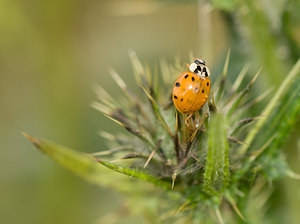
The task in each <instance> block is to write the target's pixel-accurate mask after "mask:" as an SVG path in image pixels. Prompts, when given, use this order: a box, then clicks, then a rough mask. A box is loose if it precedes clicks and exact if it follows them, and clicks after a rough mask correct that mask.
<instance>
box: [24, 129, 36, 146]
mask: <svg viewBox="0 0 300 224" xmlns="http://www.w3.org/2000/svg"><path fill="white" fill-rule="evenodd" d="M22 135H23V136H24V137H25V138H27V139H28V140H29V141H31V142H32V143H33V144H34V146H35V147H37V148H39V141H38V140H37V139H36V138H34V137H32V136H30V135H28V134H27V133H26V132H22Z"/></svg>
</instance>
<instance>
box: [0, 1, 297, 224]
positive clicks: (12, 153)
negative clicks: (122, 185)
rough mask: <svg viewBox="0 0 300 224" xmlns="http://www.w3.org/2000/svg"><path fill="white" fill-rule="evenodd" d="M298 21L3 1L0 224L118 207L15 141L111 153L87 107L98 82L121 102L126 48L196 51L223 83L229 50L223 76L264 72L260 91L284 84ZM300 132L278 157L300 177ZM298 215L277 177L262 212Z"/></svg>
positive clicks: (99, 120) (85, 215)
mask: <svg viewBox="0 0 300 224" xmlns="http://www.w3.org/2000/svg"><path fill="white" fill-rule="evenodd" d="M299 12H300V3H299V1H296V0H295V1H288V0H275V1H271V0H253V1H245V2H244V1H243V2H238V1H228V0H226V1H221V0H215V1H212V2H210V1H192V0H190V1H154V0H112V1H95V0H91V1H83V0H77V1H76V0H75V1H74V0H73V1H71V0H61V1H58V0H54V1H45V0H44V1H33V0H27V1H21V0H17V1H11V0H0V103H1V104H0V139H1V141H0V144H1V145H0V148H1V155H0V178H1V179H0V222H1V223H31V224H33V223H44V224H47V223H64V224H67V223H72V224H76V223H94V222H96V220H97V219H98V218H100V217H102V216H104V215H105V214H107V213H109V212H110V211H113V210H115V209H117V208H118V206H119V205H120V204H121V203H122V201H124V200H125V199H124V196H121V195H120V194H118V193H116V192H113V191H111V190H110V189H100V188H98V187H96V186H91V185H89V184H88V183H86V182H84V181H83V180H81V179H80V178H79V177H77V176H74V175H73V174H72V173H71V172H69V171H66V170H65V169H64V168H61V167H60V166H59V165H57V164H55V163H54V162H53V161H51V160H50V159H48V158H46V157H45V156H43V155H42V154H40V153H38V152H37V151H36V150H34V149H33V147H32V146H31V145H30V143H29V142H28V141H27V140H26V139H25V138H24V137H23V136H22V135H21V132H22V131H26V132H28V133H29V134H32V135H34V136H38V137H45V138H47V139H51V140H53V141H55V142H58V143H60V144H63V145H66V146H69V147H72V148H75V149H77V150H79V151H85V152H94V151H99V150H104V149H106V145H105V143H104V142H103V140H102V139H101V138H100V137H99V136H98V134H97V132H98V131H99V130H106V131H112V132H114V131H116V130H120V128H119V127H117V126H116V125H115V124H112V122H111V121H109V120H108V119H106V118H105V117H104V116H102V115H101V114H100V113H99V112H97V111H95V110H93V109H92V108H91V107H90V106H89V103H90V102H91V101H92V100H93V99H94V98H95V96H94V93H93V86H94V85H95V84H96V83H99V84H101V85H102V86H104V87H105V88H106V89H108V90H109V91H110V93H112V95H113V96H114V97H118V94H121V92H120V90H119V89H118V88H117V86H116V85H115V84H114V82H113V80H112V79H111V77H109V75H108V73H107V68H108V67H113V68H114V69H116V70H117V71H118V72H119V73H120V74H121V76H122V77H123V78H124V79H125V80H127V82H128V84H129V86H131V87H132V88H134V80H133V76H132V70H131V63H130V60H129V57H128V49H131V48H132V49H134V50H135V51H136V52H137V54H138V56H139V57H140V58H141V59H142V60H144V59H145V60H147V61H148V62H150V63H151V64H155V63H157V62H158V61H159V60H160V59H162V58H165V59H166V60H167V61H168V62H171V63H173V60H174V57H175V56H178V57H180V58H181V59H182V61H184V62H188V61H187V58H188V56H189V55H190V54H191V52H193V56H194V57H202V58H203V59H205V60H206V62H207V64H208V66H209V67H211V69H212V71H213V74H219V73H218V71H220V70H221V67H222V66H223V62H224V58H225V54H226V51H227V49H228V48H231V50H232V57H231V62H230V67H229V73H230V77H229V78H231V79H233V78H234V77H235V76H236V75H237V72H238V71H239V70H240V69H241V68H242V66H243V65H244V64H245V63H247V62H249V63H250V64H251V66H252V67H251V68H253V69H257V68H258V67H259V66H261V65H262V66H263V68H264V70H263V75H262V77H261V78H260V82H259V83H258V84H257V86H258V87H259V88H261V89H265V88H268V87H271V86H278V85H280V82H281V81H282V80H283V79H284V76H285V74H287V72H288V70H289V69H290V68H291V66H292V64H293V63H295V61H296V60H297V59H298V57H299V56H300V51H299V49H300V14H299ZM258 91H261V90H258ZM298 124H299V125H300V122H298ZM299 125H298V126H299ZM299 133H300V128H299V127H297V128H295V130H294V131H293V133H292V135H291V137H290V139H289V141H288V142H287V144H286V145H285V147H284V149H283V150H284V151H285V154H286V156H287V159H288V161H289V163H290V165H291V167H292V169H293V170H294V171H295V172H298V173H300V163H299V161H300V150H299V147H300V140H299ZM299 209H300V182H299V181H295V180H290V179H288V178H286V179H283V180H281V181H280V182H279V184H278V185H276V186H275V187H274V195H273V196H272V198H271V202H270V207H269V208H268V214H269V215H270V216H274V217H276V218H277V221H278V223H283V222H287V223H300V213H299Z"/></svg>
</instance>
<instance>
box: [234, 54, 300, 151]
mask: <svg viewBox="0 0 300 224" xmlns="http://www.w3.org/2000/svg"><path fill="white" fill-rule="evenodd" d="M299 72H300V60H298V62H297V63H296V64H295V65H294V67H293V68H292V70H291V71H290V73H289V74H288V75H287V77H286V78H285V79H284V81H283V83H282V84H281V85H280V88H279V89H278V91H277V92H276V94H275V95H274V96H273V98H272V99H271V100H270V102H269V104H268V105H267V106H266V108H265V109H264V110H263V112H262V114H261V116H262V118H261V119H260V120H258V121H257V122H256V124H255V125H254V126H253V128H252V129H251V131H250V132H249V133H248V135H247V137H246V139H245V141H244V142H245V143H246V144H245V145H243V146H241V148H240V149H239V150H238V152H239V154H240V155H243V154H244V153H245V152H246V151H247V150H248V148H249V146H251V144H252V143H253V142H254V139H255V137H256V136H257V134H258V133H259V131H260V130H268V129H269V123H268V122H272V121H271V120H270V119H269V118H270V115H271V114H272V112H274V110H275V109H276V106H278V107H279V108H289V107H290V106H292V105H293V104H294V103H292V104H289V105H288V104H287V103H291V102H290V100H288V101H282V100H281V99H282V98H283V97H285V96H286V95H290V94H292V93H291V92H296V93H298V92H299V90H297V89H294V90H292V91H289V92H288V90H290V89H291V86H292V84H293V83H294V81H295V79H296V77H297V75H299ZM298 86H299V85H298ZM294 88H297V86H296V87H294ZM297 91H298V92H297ZM296 96H297V95H296ZM296 101H297V100H296ZM289 110H290V108H289ZM279 116H282V115H280V114H278V113H277V114H275V117H273V118H272V120H273V119H274V118H275V120H278V121H280V122H282V121H281V119H276V117H277V118H279ZM267 121H268V122H267ZM265 124H267V126H268V127H266V128H267V129H264V128H263V127H265ZM272 131H274V132H275V131H276V132H278V130H276V129H273V130H272ZM273 134H274V133H273Z"/></svg>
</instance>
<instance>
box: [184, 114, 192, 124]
mask: <svg viewBox="0 0 300 224" xmlns="http://www.w3.org/2000/svg"><path fill="white" fill-rule="evenodd" d="M192 116H193V113H191V114H189V116H187V118H186V119H184V123H185V125H186V126H188V127H189V126H190V124H189V123H188V121H189V119H190V118H191V117H192Z"/></svg>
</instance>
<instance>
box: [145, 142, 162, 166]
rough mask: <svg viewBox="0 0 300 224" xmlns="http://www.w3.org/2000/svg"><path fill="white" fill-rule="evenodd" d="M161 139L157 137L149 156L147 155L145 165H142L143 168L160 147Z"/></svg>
mask: <svg viewBox="0 0 300 224" xmlns="http://www.w3.org/2000/svg"><path fill="white" fill-rule="evenodd" d="M161 141H162V140H161V139H159V140H158V141H157V143H156V146H155V149H154V150H153V151H152V152H151V154H150V156H149V157H148V159H147V161H146V163H145V165H144V169H145V168H146V167H147V166H148V163H149V162H150V160H151V159H152V157H153V156H154V154H155V152H156V150H157V149H158V148H159V147H160V144H161Z"/></svg>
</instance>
